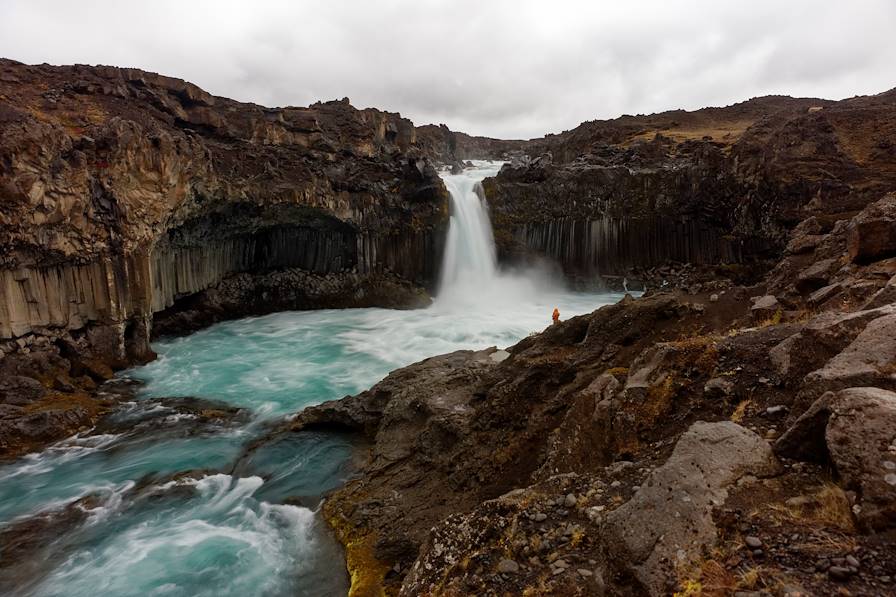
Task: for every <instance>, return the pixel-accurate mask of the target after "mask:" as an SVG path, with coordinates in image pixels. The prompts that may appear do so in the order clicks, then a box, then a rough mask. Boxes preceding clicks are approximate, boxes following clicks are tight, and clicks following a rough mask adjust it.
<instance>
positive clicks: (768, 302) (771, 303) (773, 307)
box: [750, 294, 783, 321]
mask: <svg viewBox="0 0 896 597" xmlns="http://www.w3.org/2000/svg"><path fill="white" fill-rule="evenodd" d="M781 310H783V307H782V306H781V303H779V302H778V299H777V298H775V297H774V296H772V295H770V294H767V295H765V296H762V297H759V298H757V299H755V300H754V301H753V306H752V307H751V308H750V313H752V315H753V319H755V320H756V321H763V320H766V319H770V318H772V317H774V315H775V313H777V312H778V311H781Z"/></svg>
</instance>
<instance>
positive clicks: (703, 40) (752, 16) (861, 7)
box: [0, 0, 896, 137]
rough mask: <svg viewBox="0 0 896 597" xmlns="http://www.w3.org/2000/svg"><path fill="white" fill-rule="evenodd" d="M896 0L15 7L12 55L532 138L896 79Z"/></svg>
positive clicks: (33, 3)
mask: <svg viewBox="0 0 896 597" xmlns="http://www.w3.org/2000/svg"><path fill="white" fill-rule="evenodd" d="M894 23H896V3H894V2H892V1H891V0H856V1H854V2H851V3H849V4H848V5H846V4H843V3H833V2H818V1H807V0H790V1H788V2H780V0H778V1H772V0H754V1H751V2H743V1H737V2H735V1H731V2H719V1H718V0H713V1H710V0H680V1H673V0H641V1H638V2H626V3H605V2H573V1H563V0H555V1H553V2H545V1H544V0H540V1H525V0H518V1H510V0H490V1H488V2H482V1H478V2H476V1H472V0H451V1H442V0H416V1H396V0H384V1H377V2H368V1H361V0H358V1H348V0H344V1H338V0H329V1H322V0H321V1H318V0H303V1H292V2H290V1H288V0H283V1H275V0H268V1H263V0H257V1H254V2H235V1H209V0H206V1H198V2H197V1H185V0H181V1H178V2H174V1H172V0H158V1H156V2H152V3H139V4H138V3H123V2H116V1H114V0H94V1H87V2H78V3H74V2H67V1H63V0H60V1H55V2H54V1H50V0H3V2H0V55H3V56H6V57H9V58H13V59H16V60H21V61H23V62H30V63H35V62H50V63H55V64H68V63H75V62H80V63H88V64H98V63H102V64H115V65H119V66H135V67H139V68H144V69H146V70H153V71H157V72H161V73H164V74H169V75H173V76H177V77H181V78H184V79H187V80H190V81H193V82H194V83H196V84H198V85H200V86H201V87H203V88H205V89H207V90H209V91H210V92H212V93H215V94H219V95H225V96H228V97H233V98H235V99H239V100H243V101H253V102H257V103H261V104H265V105H306V104H308V103H311V102H313V101H316V100H318V99H323V100H326V99H333V98H341V97H345V96H348V97H350V98H351V99H352V102H353V103H354V104H355V105H356V106H359V107H366V106H374V107H378V108H382V109H387V110H391V111H398V112H401V113H402V114H403V115H405V116H407V117H409V118H411V119H413V120H414V121H415V122H416V123H418V124H423V123H427V122H436V123H438V122H444V123H446V124H448V126H450V127H451V128H453V129H455V130H463V131H466V132H469V133H473V134H483V135H490V136H498V137H532V136H540V135H542V134H544V133H546V132H558V131H560V130H564V129H569V128H572V127H574V126H576V125H577V124H578V123H579V122H581V121H583V120H590V119H594V118H612V117H615V116H618V115H620V114H623V113H629V114H635V113H648V112H654V111H661V110H666V109H672V108H679V107H682V108H687V109H695V108H699V107H702V106H706V105H724V104H729V103H732V102H735V101H740V100H743V99H747V98H749V97H752V96H756V95H763V94H767V93H788V94H792V95H810V96H822V97H830V98H834V99H837V98H841V97H848V96H852V95H854V94H859V93H875V92H879V91H884V90H886V89H888V88H891V87H893V86H896V78H894V71H893V68H892V65H893V64H894V63H896V36H894V35H892V30H891V29H892V26H893V24H894Z"/></svg>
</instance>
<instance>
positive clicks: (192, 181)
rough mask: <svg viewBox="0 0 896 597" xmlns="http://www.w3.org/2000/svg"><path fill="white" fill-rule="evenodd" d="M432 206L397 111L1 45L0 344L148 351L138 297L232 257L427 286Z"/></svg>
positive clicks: (188, 290)
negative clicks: (224, 89)
mask: <svg viewBox="0 0 896 597" xmlns="http://www.w3.org/2000/svg"><path fill="white" fill-rule="evenodd" d="M447 215H448V197H447V193H446V191H445V189H444V186H443V185H442V183H441V181H440V179H439V178H438V175H437V174H436V172H435V170H434V168H433V167H432V165H431V164H430V162H429V161H428V159H427V157H426V156H425V155H424V152H423V151H422V150H421V149H420V148H419V147H418V146H417V143H416V131H415V128H414V126H413V124H412V123H411V122H410V121H408V120H406V119H404V118H401V116H400V115H398V114H391V113H388V112H381V111H378V110H373V109H366V110H357V109H355V108H353V107H352V106H351V105H350V104H349V102H348V100H347V99H345V100H341V101H334V102H326V103H318V104H314V105H313V106H310V107H308V108H292V107H287V108H277V109H269V108H264V107H262V106H257V105H254V104H244V103H239V102H235V101H232V100H228V99H225V98H220V97H215V96H212V95H210V94H208V93H206V92H205V91H203V90H201V89H199V88H198V87H196V86H194V85H192V84H190V83H187V82H184V81H181V80H178V79H173V78H168V77H163V76H160V75H156V74H154V73H147V72H143V71H139V70H134V69H119V68H112V67H86V66H73V67H51V66H47V65H41V66H26V65H23V64H19V63H16V62H13V61H9V60H0V250H2V251H0V290H2V297H0V298H2V300H0V346H2V348H3V351H4V353H11V352H21V351H27V350H28V348H29V347H30V346H31V345H32V343H34V342H35V340H37V339H38V338H48V339H50V341H51V342H56V341H60V340H64V341H66V342H76V343H78V344H79V349H80V350H83V351H85V352H86V353H91V352H93V353H96V354H97V355H98V356H101V357H102V358H103V360H105V361H106V362H109V363H111V364H113V365H115V366H124V365H125V364H127V363H128V362H131V361H133V360H140V359H141V358H149V356H151V353H150V350H149V346H148V339H149V337H150V335H151V325H152V320H153V316H154V314H156V313H159V312H161V311H164V310H168V311H170V310H171V309H172V308H174V309H176V308H177V305H178V303H179V302H180V301H183V300H185V299H186V298H188V297H190V296H192V295H195V294H196V293H201V292H205V291H207V290H209V289H211V288H213V287H214V286H216V285H218V284H219V283H221V282H222V280H225V279H227V278H228V277H230V276H234V275H237V274H241V273H251V274H252V277H251V279H252V280H254V281H255V282H254V283H258V284H263V283H264V277H265V276H269V275H274V274H275V273H277V272H283V271H293V270H295V271H300V272H305V273H308V274H311V275H310V276H305V275H295V276H287V277H285V278H284V277H281V278H280V279H279V281H278V284H281V285H282V284H286V283H287V282H288V281H292V283H295V284H305V285H308V284H322V282H321V280H323V279H324V278H325V277H326V276H334V275H337V276H340V277H341V280H343V281H351V282H352V284H354V287H352V285H349V286H346V287H344V288H343V290H345V291H346V292H348V293H351V292H352V291H353V290H355V289H357V288H362V287H363V288H364V289H365V290H366V292H367V296H368V297H370V296H380V295H383V294H384V293H377V292H373V294H371V290H374V291H375V290H376V289H375V288H374V286H375V284H372V283H371V281H376V280H383V279H388V280H389V283H388V285H387V286H386V288H388V289H390V290H391V289H393V288H398V287H401V286H402V285H405V286H407V287H408V288H419V289H426V288H430V289H431V288H432V286H433V285H434V284H435V280H436V270H437V267H438V264H439V262H440V260H441V250H442V242H443V241H442V239H443V237H444V232H445V230H446V226H447ZM304 290H310V289H292V290H291V292H294V293H298V294H301V292H299V291H304ZM298 294H297V296H298ZM411 295H413V296H415V297H416V296H417V293H415V292H411V293H409V295H408V296H411ZM368 300H371V299H368ZM383 300H384V301H385V302H386V303H388V304H390V306H394V304H395V303H399V304H400V302H401V299H400V298H399V297H395V298H394V300H391V299H389V297H384V298H383ZM278 306H279V307H281V308H289V307H290V304H289V303H288V302H287V303H284V304H280V305H278ZM318 306H326V304H321V305H318ZM268 310H270V306H268V305H265V304H258V305H254V306H253V305H250V306H247V307H246V308H244V309H243V310H242V314H246V313H251V312H256V311H257V312H266V311H268ZM219 315H220V316H222V317H223V316H226V315H227V314H226V313H219ZM100 329H102V330H103V332H102V333H100V332H99V331H98V330H100Z"/></svg>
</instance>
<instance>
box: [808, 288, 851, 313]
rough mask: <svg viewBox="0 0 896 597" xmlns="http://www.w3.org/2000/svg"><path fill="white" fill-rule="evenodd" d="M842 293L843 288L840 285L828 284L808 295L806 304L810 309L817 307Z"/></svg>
mask: <svg viewBox="0 0 896 597" xmlns="http://www.w3.org/2000/svg"><path fill="white" fill-rule="evenodd" d="M842 291H843V287H842V286H841V285H840V284H828V285H827V286H822V287H821V288H819V289H818V290H816V291H815V292H813V293H812V294H810V295H809V299H808V301H807V302H808V303H809V305H810V306H812V307H818V306H820V305H823V304H824V303H826V302H828V301H829V300H831V299H832V298H834V297H836V296H837V295H839V294H840V293H841V292H842Z"/></svg>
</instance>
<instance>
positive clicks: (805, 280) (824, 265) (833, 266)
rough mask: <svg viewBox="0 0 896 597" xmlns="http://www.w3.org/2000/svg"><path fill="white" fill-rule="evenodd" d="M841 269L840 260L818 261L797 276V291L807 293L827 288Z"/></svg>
mask: <svg viewBox="0 0 896 597" xmlns="http://www.w3.org/2000/svg"><path fill="white" fill-rule="evenodd" d="M839 267H840V260H839V259H835V258H833V257H832V258H829V259H822V260H820V261H816V262H815V263H813V264H812V265H810V266H809V267H807V268H806V269H804V270H803V271H801V272H800V273H799V274H798V275H797V278H796V289H797V290H798V291H800V292H804V293H805V292H814V291H816V290H818V289H820V288H822V287H823V286H826V285H827V283H828V281H829V280H830V279H831V276H832V275H833V274H834V272H836V271H837V269H838V268H839Z"/></svg>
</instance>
